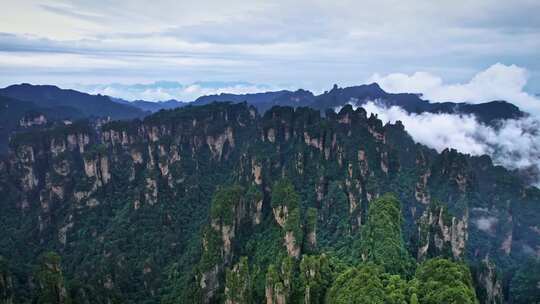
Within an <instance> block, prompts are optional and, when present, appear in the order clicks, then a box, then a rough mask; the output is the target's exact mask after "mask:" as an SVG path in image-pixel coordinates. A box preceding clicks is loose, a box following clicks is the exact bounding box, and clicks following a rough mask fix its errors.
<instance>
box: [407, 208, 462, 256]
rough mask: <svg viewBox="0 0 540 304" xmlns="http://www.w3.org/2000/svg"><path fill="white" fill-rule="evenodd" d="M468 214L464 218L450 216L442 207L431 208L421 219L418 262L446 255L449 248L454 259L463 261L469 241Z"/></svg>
mask: <svg viewBox="0 0 540 304" xmlns="http://www.w3.org/2000/svg"><path fill="white" fill-rule="evenodd" d="M468 222H469V219H468V212H467V211H466V212H465V214H464V215H463V217H462V218H456V217H455V216H451V215H449V214H448V211H446V210H445V208H444V207H442V206H430V208H428V209H427V210H426V211H425V212H424V214H423V215H422V217H421V218H420V219H419V226H418V233H419V240H420V245H419V248H418V253H417V258H418V260H424V259H425V258H427V257H428V251H431V252H432V253H433V254H434V255H444V253H445V248H449V249H450V252H451V254H452V257H453V258H454V259H461V258H462V257H463V253H464V250H465V245H466V242H467V239H468Z"/></svg>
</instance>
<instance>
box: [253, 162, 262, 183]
mask: <svg viewBox="0 0 540 304" xmlns="http://www.w3.org/2000/svg"><path fill="white" fill-rule="evenodd" d="M251 168H252V169H251V173H252V174H253V181H254V182H255V184H257V185H260V184H262V166H261V165H259V164H258V163H256V162H255V160H253V161H252V162H251Z"/></svg>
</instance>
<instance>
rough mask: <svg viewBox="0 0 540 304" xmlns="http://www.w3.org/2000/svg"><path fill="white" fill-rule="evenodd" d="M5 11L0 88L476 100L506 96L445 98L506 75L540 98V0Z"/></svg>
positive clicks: (23, 7) (0, 27)
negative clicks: (337, 89)
mask: <svg viewBox="0 0 540 304" xmlns="http://www.w3.org/2000/svg"><path fill="white" fill-rule="evenodd" d="M0 1H1V2H4V3H2V7H3V9H2V10H1V11H0V71H1V73H0V86H7V85H10V84H14V83H22V82H29V83H35V84H55V85H59V86H61V87H69V88H79V89H84V90H87V91H92V92H101V93H110V94H111V95H113V93H114V94H115V95H117V97H123V98H127V99H147V100H163V99H170V98H178V99H182V100H186V101H189V100H192V99H194V98H195V97H196V96H198V95H202V94H206V93H213V92H222V91H227V90H228V91H232V92H238V93H243V92H252V91H261V90H262V91H264V90H273V89H279V88H286V89H296V88H305V89H309V90H312V91H314V92H322V91H324V90H326V89H329V88H331V86H332V85H333V84H334V83H337V84H338V85H340V86H348V85H357V84H362V83H367V82H370V81H386V87H389V88H390V89H408V90H419V89H423V90H424V89H425V90H429V94H430V95H431V96H433V97H441V96H445V97H448V95H450V93H452V94H454V95H455V98H462V99H468V98H477V99H478V98H480V99H481V98H484V97H485V98H487V97H498V96H499V95H504V94H498V93H497V94H496V93H493V94H491V96H484V95H486V94H480V95H479V94H476V95H475V94H473V93H471V92H473V91H475V90H476V91H478V89H479V88H478V87H476V89H475V88H474V87H473V88H471V87H469V88H468V89H467V87H465V88H464V89H463V90H461V91H455V90H454V91H452V90H451V87H452V86H455V85H457V86H460V87H461V88H463V87H464V85H466V84H469V83H471V82H473V83H474V81H475V79H476V76H478V75H479V74H480V75H482V73H483V72H486V71H488V72H489V71H492V72H493V69H495V70H496V69H499V70H503V71H502V74H505V73H509V74H508V75H510V76H508V75H507V74H505V75H506V76H504V77H503V78H502V79H503V81H504V80H506V79H509V78H508V77H514V78H511V82H512V84H513V85H514V87H513V89H516V88H517V89H519V90H520V91H522V92H523V93H524V94H528V95H529V96H534V94H536V93H540V56H539V52H538V50H540V18H538V15H537V14H538V12H539V11H540V1H538V0H516V1H495V0H486V1H484V0H467V1H465V0H453V1H446V0H442V1H381V0H377V1H373V0H366V1H337V0H334V1H317V0H309V1H307V0H299V1H298V0H297V1H290V0H287V1H284V0H276V1H257V0H251V1H238V0H229V1H206V0H199V1H173V0H166V1H157V0H156V1H143V0H130V1H103V0H94V1H80V0H79V1H77V0H58V1H51V0H49V1H39V0H19V1H7V0H0ZM512 70H513V71H512ZM515 71H517V72H515ZM499 72H500V71H499ZM512 73H514V74H512ZM396 79H397V80H396ZM516 79H517V80H516ZM513 80H515V81H513ZM396 82H400V83H401V86H398V85H397V84H396ZM404 82H405V84H407V85H404V84H403V83H404ZM392 85H393V86H394V87H392ZM490 85H491V88H493V87H494V85H497V82H494V83H493V84H490ZM504 85H505V88H506V87H508V86H509V85H507V84H506V83H504ZM145 86H146V87H145ZM175 86H176V88H175ZM435 87H446V89H445V90H443V91H437V90H435V89H434V88H435ZM449 87H450V88H449ZM486 87H488V88H489V87H490V86H488V85H484V86H482V89H484V88H486ZM383 88H384V86H383ZM487 95H489V94H487ZM450 97H452V98H453V97H454V96H450ZM480 101H485V100H480Z"/></svg>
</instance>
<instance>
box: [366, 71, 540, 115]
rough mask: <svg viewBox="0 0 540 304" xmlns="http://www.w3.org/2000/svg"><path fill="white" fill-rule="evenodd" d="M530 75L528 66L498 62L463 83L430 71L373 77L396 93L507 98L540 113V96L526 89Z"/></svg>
mask: <svg viewBox="0 0 540 304" xmlns="http://www.w3.org/2000/svg"><path fill="white" fill-rule="evenodd" d="M527 77H528V75H527V71H526V70H525V69H524V68H521V67H518V66H516V65H504V64H500V63H497V64H494V65H492V66H490V67H489V68H488V69H486V70H484V71H481V72H479V73H477V74H476V75H475V76H474V77H473V78H472V79H471V80H470V81H469V82H467V83H462V84H444V83H443V81H442V79H441V78H440V77H438V76H435V75H433V74H430V73H427V72H416V73H414V74H412V75H410V76H409V75H406V74H402V73H396V74H389V75H386V76H381V75H379V74H374V75H373V76H372V77H371V78H370V80H371V81H374V82H377V83H379V85H380V86H381V87H382V88H383V89H384V90H386V91H388V92H392V93H402V92H414V93H422V94H424V98H426V99H429V100H431V101H436V102H442V101H453V102H469V103H481V102H487V101H493V100H505V101H508V102H511V103H513V104H515V105H517V106H519V107H520V108H521V109H522V110H524V111H527V112H530V113H533V114H535V115H540V100H539V99H537V98H536V97H535V96H533V95H529V94H528V93H527V92H525V91H524V88H525V85H526V84H527Z"/></svg>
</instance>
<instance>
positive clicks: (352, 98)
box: [0, 83, 524, 153]
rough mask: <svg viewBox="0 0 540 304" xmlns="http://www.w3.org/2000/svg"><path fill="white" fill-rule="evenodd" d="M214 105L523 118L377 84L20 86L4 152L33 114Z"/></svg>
mask: <svg viewBox="0 0 540 304" xmlns="http://www.w3.org/2000/svg"><path fill="white" fill-rule="evenodd" d="M215 101H231V102H233V103H239V102H247V103H248V104H250V105H253V106H255V107H256V108H257V110H258V111H259V112H261V113H262V112H265V111H266V110H268V109H270V108H272V107H273V106H293V107H311V108H314V109H317V110H321V111H323V112H324V111H325V110H326V109H329V108H330V109H337V108H341V107H343V106H344V105H346V104H353V105H355V106H362V105H363V104H365V103H367V102H368V101H375V102H376V103H378V104H380V105H382V106H386V107H390V106H399V107H401V108H402V109H404V110H405V111H407V112H409V113H425V112H429V113H458V114H473V115H475V116H476V117H477V118H478V120H479V121H481V122H483V123H486V124H492V123H493V122H494V121H497V120H505V119H511V118H518V117H522V116H523V115H524V113H523V112H522V111H521V110H520V109H519V108H518V107H516V106H514V105H513V104H511V103H508V102H505V101H492V102H487V103H479V104H469V103H455V102H444V103H434V102H430V101H426V100H423V99H422V98H421V96H420V95H419V94H412V93H399V94H392V93H387V92H385V91H384V90H383V89H381V87H380V86H379V85H378V84H376V83H372V84H368V85H359V86H352V87H346V88H340V87H338V86H337V85H334V87H333V88H332V89H331V90H330V91H326V92H324V93H322V94H320V95H315V94H313V93H312V92H310V91H307V90H303V89H299V90H296V91H289V90H280V91H270V92H262V93H251V94H229V93H222V94H219V95H206V96H201V97H199V98H197V99H196V100H195V101H192V102H182V101H178V100H174V99H173V100H168V101H162V102H150V101H145V100H135V101H127V100H124V99H120V98H115V97H111V96H106V95H99V94H98V95H91V94H87V93H83V92H79V91H75V90H66V89H61V88H58V87H56V86H51V85H31V84H19V85H12V86H9V87H6V88H4V89H0V106H1V108H0V118H1V121H0V153H4V152H5V151H7V146H8V141H9V139H8V138H9V135H10V134H11V133H12V132H15V131H17V130H19V129H21V125H20V121H21V119H22V118H23V117H24V116H25V115H26V114H27V113H29V112H30V111H31V112H34V113H41V114H43V115H44V117H45V118H46V121H48V122H49V123H50V122H55V121H62V120H65V119H69V120H77V119H83V118H85V119H94V118H100V117H102V118H104V117H105V118H110V119H112V120H126V119H134V118H142V117H144V116H146V115H148V114H150V113H152V112H157V111H159V110H163V109H173V108H179V107H184V106H186V105H205V104H210V103H212V102H215Z"/></svg>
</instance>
